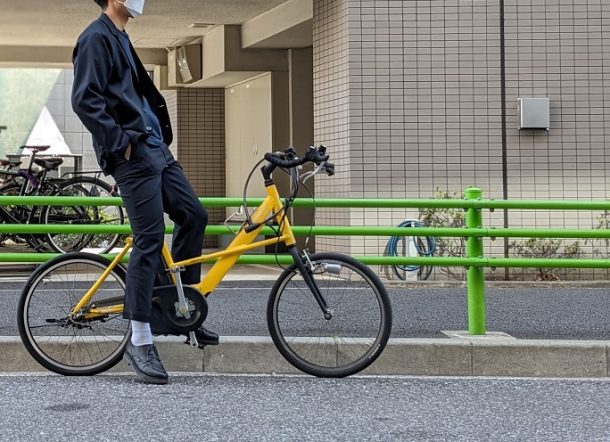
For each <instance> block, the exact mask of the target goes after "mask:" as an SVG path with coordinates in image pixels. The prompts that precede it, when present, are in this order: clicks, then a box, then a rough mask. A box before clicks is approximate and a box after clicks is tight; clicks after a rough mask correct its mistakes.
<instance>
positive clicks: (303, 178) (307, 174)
mask: <svg viewBox="0 0 610 442" xmlns="http://www.w3.org/2000/svg"><path fill="white" fill-rule="evenodd" d="M325 164H326V161H324V162H322V163H320V165H319V166H317V167H316V168H315V169H314V170H310V171H309V172H305V173H304V174H303V175H301V182H302V183H303V184H305V181H307V180H308V179H310V178H312V177H313V176H315V175H317V174H319V173H320V172H322V171H323V170H324V165H325Z"/></svg>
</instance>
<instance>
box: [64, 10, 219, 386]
mask: <svg viewBox="0 0 610 442" xmlns="http://www.w3.org/2000/svg"><path fill="white" fill-rule="evenodd" d="M94 1H95V3H97V4H98V5H99V6H100V7H101V8H102V11H103V13H102V14H101V16H100V17H99V18H98V19H97V20H96V21H94V22H93V23H91V24H90V25H89V26H88V27H87V29H85V31H83V33H82V34H81V35H80V37H79V38H78V41H77V44H76V47H75V48H74V54H73V62H74V87H73V90H72V108H73V109H74V111H75V112H76V114H77V115H78V116H79V118H80V119H81V121H82V122H83V124H84V125H85V126H86V127H87V129H88V130H89V131H90V132H91V134H92V135H93V147H94V149H95V154H96V156H97V160H98V163H99V165H100V167H101V168H102V170H103V171H104V173H105V174H110V175H112V176H113V178H114V179H115V181H116V182H117V184H118V186H119V189H120V191H121V196H122V198H123V201H124V205H125V209H126V210H127V214H128V216H129V220H130V224H131V228H132V230H133V239H134V243H133V249H132V252H131V256H130V260H129V266H128V269H127V285H126V290H125V309H124V313H123V316H124V317H125V318H127V319H130V320H131V329H132V336H131V341H130V342H129V343H128V345H127V347H126V350H125V355H124V359H125V360H126V361H127V363H128V364H130V365H131V366H132V367H133V369H134V370H135V372H136V374H137V375H138V376H139V377H140V378H141V379H142V380H144V381H145V382H150V383H158V384H165V383H167V372H166V371H165V369H164V368H163V365H162V364H161V361H160V359H159V355H158V353H157V349H156V348H155V346H154V344H153V340H152V332H151V328H150V320H151V309H152V293H153V285H154V280H155V274H156V273H157V270H158V269H159V266H160V265H161V262H160V261H161V258H160V252H161V248H162V247H163V239H164V231H165V225H164V221H163V212H166V213H168V214H169V217H170V219H171V220H172V221H174V223H175V229H174V237H173V243H172V255H173V258H174V259H175V260H183V259H188V258H192V257H195V256H198V255H200V254H201V248H202V245H203V232H204V229H205V226H206V224H207V213H206V211H205V210H204V209H203V208H202V207H201V204H200V203H199V200H198V199H197V195H196V194H195V192H194V191H193V189H192V187H191V186H190V184H189V182H188V181H187V179H186V177H185V175H184V173H183V171H182V168H181V167H180V165H179V164H178V162H177V161H176V160H175V159H174V157H173V155H172V154H171V152H170V150H169V147H168V146H169V145H170V144H171V142H172V137H173V135H172V129H171V125H170V121H169V115H168V112H167V107H166V104H165V99H164V98H163V96H162V95H161V93H160V92H159V91H158V90H157V88H156V87H155V86H154V84H153V82H152V80H151V79H150V77H149V76H148V73H147V72H146V70H145V69H144V66H143V65H142V62H141V61H140V59H139V58H138V55H137V54H136V52H135V50H134V49H133V46H132V45H131V42H130V41H129V36H128V35H127V33H125V26H126V24H127V22H128V20H129V19H130V18H134V17H138V16H140V15H142V12H143V9H144V1H145V0H125V1H120V0H94ZM200 272H201V266H200V265H192V266H189V267H187V268H186V269H185V271H184V272H183V274H182V275H181V278H182V281H183V282H184V283H185V284H195V283H197V282H199V280H200V276H201V274H200ZM196 336H197V340H198V342H199V343H200V344H208V345H214V344H217V343H218V335H216V334H215V333H212V332H210V331H208V330H206V329H204V328H203V327H201V328H200V329H198V330H197V331H196Z"/></svg>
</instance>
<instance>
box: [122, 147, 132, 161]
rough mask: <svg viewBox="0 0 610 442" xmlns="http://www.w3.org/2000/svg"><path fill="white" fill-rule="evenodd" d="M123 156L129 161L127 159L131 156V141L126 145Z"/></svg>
mask: <svg viewBox="0 0 610 442" xmlns="http://www.w3.org/2000/svg"><path fill="white" fill-rule="evenodd" d="M123 156H124V157H125V159H126V160H127V161H129V159H130V158H131V143H129V144H128V145H127V149H125V153H123Z"/></svg>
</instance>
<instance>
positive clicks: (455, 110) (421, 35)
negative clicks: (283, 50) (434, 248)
mask: <svg viewBox="0 0 610 442" xmlns="http://www.w3.org/2000/svg"><path fill="white" fill-rule="evenodd" d="M314 4H315V7H314V85H315V86H314V87H315V88H316V92H317V93H318V95H322V97H323V99H322V100H320V99H318V101H316V102H315V104H314V119H315V138H316V140H317V141H318V142H322V143H327V144H328V145H329V149H330V152H331V154H332V155H333V159H334V160H335V161H336V162H337V169H338V170H344V172H343V173H344V174H346V175H347V176H348V178H346V179H344V180H343V181H342V182H340V183H339V184H340V185H341V188H342V189H343V188H346V191H345V192H342V195H345V196H350V197H354V198H358V197H366V198H376V197H380V198H383V197H393V198H431V197H434V195H435V190H436V188H437V187H438V188H440V189H441V190H444V191H449V192H458V193H461V191H462V190H463V189H464V188H465V187H467V186H469V185H478V186H480V187H482V188H484V189H485V191H486V193H487V194H488V195H490V196H494V197H499V196H501V193H500V192H501V188H502V187H501V184H502V181H501V172H502V163H501V118H500V114H501V110H500V58H499V49H498V48H499V40H500V38H499V21H498V7H497V2H493V1H490V2H472V1H457V0H453V1H452V0H437V1H434V0H432V1H351V0H347V1H346V0H335V1H331V2H326V1H323V2H322V1H320V2H315V3H314ZM329 9H330V10H331V11H333V10H334V11H341V14H338V13H336V14H334V15H333V14H328V12H327V10H329ZM316 30H319V31H321V33H320V34H319V35H318V33H317V32H316ZM342 33H343V34H342ZM336 35H341V36H342V38H343V39H342V40H341V42H344V43H343V46H340V47H339V48H338V49H337V51H338V54H339V55H340V58H338V59H337V58H336V54H333V56H326V57H325V56H324V54H325V53H327V52H329V53H332V51H331V50H330V49H327V47H332V45H333V40H336ZM346 47H347V49H346ZM337 73H340V75H337ZM346 82H347V85H346V84H345V83H346ZM320 83H321V84H322V86H320ZM337 89H338V90H341V91H345V92H344V94H345V95H346V96H344V97H343V101H338V100H336V99H334V98H333V96H332V94H328V91H334V90H337ZM334 109H336V110H338V111H339V112H340V113H345V111H344V109H346V110H347V115H345V117H344V119H345V123H344V124H342V125H339V126H337V125H336V124H328V121H327V119H328V115H329V114H332V112H333V111H334ZM326 127H328V129H326ZM340 134H342V140H347V141H348V145H347V146H345V145H343V146H342V147H341V150H340V151H339V152H337V146H335V145H334V144H333V139H334V137H336V136H338V135H340ZM337 153H339V155H337ZM475 159H476V161H475ZM325 180H326V178H322V179H321V180H318V181H317V182H316V190H318V189H321V191H322V192H325V191H326V192H325V193H323V194H321V192H319V193H318V196H335V195H336V194H335V193H334V191H333V187H332V185H331V184H329V185H328V186H327V187H324V185H323V184H322V185H321V183H320V182H321V181H322V182H325ZM329 181H332V182H333V183H332V184H335V181H336V180H335V179H331V180H329ZM417 216H418V213H417V211H414V210H411V211H408V210H407V211H397V210H392V211H390V210H366V211H363V210H353V211H352V212H351V214H350V222H351V224H352V225H396V224H398V223H399V222H400V221H401V220H402V219H403V218H405V217H408V218H417ZM334 221H335V220H332V219H330V218H328V219H325V220H322V222H323V223H332V222H334ZM386 240H387V239H379V238H374V237H368V238H353V239H352V240H351V241H350V244H349V246H348V247H346V248H345V249H344V250H345V251H346V252H349V253H352V254H355V255H359V254H374V253H380V254H381V253H383V249H384V247H385V243H386ZM321 244H322V247H325V246H327V245H328V244H330V242H328V243H325V242H322V243H321Z"/></svg>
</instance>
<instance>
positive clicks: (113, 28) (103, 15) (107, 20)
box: [98, 12, 121, 38]
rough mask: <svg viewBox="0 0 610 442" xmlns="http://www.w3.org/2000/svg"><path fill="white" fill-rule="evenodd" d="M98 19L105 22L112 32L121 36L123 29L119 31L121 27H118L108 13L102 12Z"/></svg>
mask: <svg viewBox="0 0 610 442" xmlns="http://www.w3.org/2000/svg"><path fill="white" fill-rule="evenodd" d="M98 21H100V22H102V23H104V24H105V25H106V26H107V27H108V29H110V32H112V33H113V34H114V35H115V36H116V37H117V38H118V37H120V35H121V31H119V28H117V27H116V25H115V24H114V22H113V21H112V20H110V17H108V16H107V15H106V13H104V12H102V13H101V15H100V18H98Z"/></svg>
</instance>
